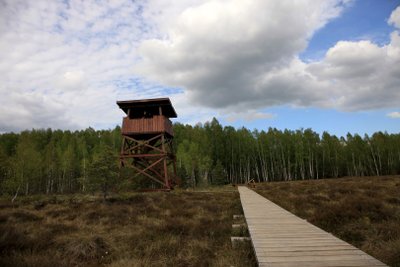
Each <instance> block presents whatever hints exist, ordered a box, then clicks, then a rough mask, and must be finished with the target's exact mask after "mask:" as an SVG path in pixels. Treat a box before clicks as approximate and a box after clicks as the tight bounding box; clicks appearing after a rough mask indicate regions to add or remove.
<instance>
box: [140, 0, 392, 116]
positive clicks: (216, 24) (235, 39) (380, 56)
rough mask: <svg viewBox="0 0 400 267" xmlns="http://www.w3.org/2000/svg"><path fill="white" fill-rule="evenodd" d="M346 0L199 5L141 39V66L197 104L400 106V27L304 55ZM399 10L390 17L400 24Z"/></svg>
mask: <svg viewBox="0 0 400 267" xmlns="http://www.w3.org/2000/svg"><path fill="white" fill-rule="evenodd" d="M346 4H348V2H342V1H312V3H311V2H309V1H285V2H280V3H277V2H274V1H230V2H229V4H228V3H227V2H225V1H208V2H206V3H203V4H198V5H195V6H193V7H192V8H190V9H187V10H184V11H182V12H181V13H180V14H179V15H178V16H177V18H176V20H173V22H171V23H169V24H168V27H165V30H166V37H165V36H164V37H163V38H157V39H150V40H146V41H143V42H142V44H141V46H140V47H139V53H140V55H141V56H142V61H141V63H140V64H139V65H138V66H137V67H136V70H137V71H138V72H139V73H141V74H142V75H143V76H145V77H147V78H149V79H153V80H155V81H158V82H161V83H163V84H167V85H170V86H178V87H182V88H184V89H185V90H186V91H187V94H188V96H189V97H190V100H191V101H192V102H195V103H198V104H201V105H203V106H208V107H211V108H217V109H229V108H230V107H234V106H237V105H238V103H239V105H241V106H242V108H243V109H244V110H246V109H254V108H260V107H270V106H275V105H287V104H289V105H292V106H317V107H326V108H335V109H339V110H347V111H352V110H368V109H379V108H385V107H397V106H398V103H399V102H400V93H399V90H398V88H399V85H400V80H399V79H400V78H399V77H400V68H398V67H397V66H398V65H399V63H400V62H399V59H400V37H399V33H398V32H397V31H394V32H393V33H392V34H391V41H390V43H389V44H388V45H384V46H380V45H377V44H375V43H373V42H371V41H369V40H360V41H339V42H338V43H337V44H335V45H334V46H333V47H331V48H330V49H329V50H328V51H327V53H326V55H325V57H324V58H323V59H322V60H321V61H319V62H311V63H305V62H303V61H301V60H300V59H299V58H298V55H299V53H300V52H301V51H303V50H304V49H305V48H306V46H307V42H308V40H309V38H310V37H311V36H312V34H313V33H314V32H315V31H317V30H318V29H319V28H321V27H323V26H324V25H325V24H326V23H327V22H328V21H329V20H330V19H333V18H335V17H337V16H339V15H340V13H341V11H342V10H343V8H344V7H345V6H346ZM398 10H399V8H398V9H396V10H395V11H394V12H393V13H392V16H391V19H390V20H389V22H390V23H392V24H395V25H397V24H396V23H397V22H396V21H397V17H398V15H397V13H398V12H399V11H398ZM304 14H308V15H307V16H304ZM285 25H290V27H285Z"/></svg>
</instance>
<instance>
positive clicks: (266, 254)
mask: <svg viewBox="0 0 400 267" xmlns="http://www.w3.org/2000/svg"><path fill="white" fill-rule="evenodd" d="M239 193H240V199H241V202H242V206H243V211H244V215H245V218H246V221H247V226H248V228H249V232H250V237H251V241H252V243H253V247H254V250H255V254H256V257H257V260H258V263H259V266H271V267H275V266H276V267H289V266H296V267H301V266H304V267H306V266H307V267H313V266H318V267H323V266H386V265H385V264H383V263H382V262H380V261H378V260H377V259H375V258H373V257H371V256H369V255H368V254H366V253H365V252H363V251H361V250H359V249H357V248H355V247H353V246H351V245H350V244H348V243H346V242H344V241H343V240H341V239H339V238H337V237H334V236H333V235H331V234H329V233H327V232H325V231H323V230H321V229H320V228H318V227H316V226H314V225H312V224H310V223H308V222H307V221H305V220H303V219H301V218H299V217H297V216H295V215H293V214H292V213H290V212H288V211H286V210H284V209H282V208H281V207H279V206H278V205H276V204H274V203H272V202H271V201H269V200H267V199H266V198H264V197H263V196H261V195H259V194H257V193H255V192H254V191H252V190H250V189H248V188H247V187H244V186H239Z"/></svg>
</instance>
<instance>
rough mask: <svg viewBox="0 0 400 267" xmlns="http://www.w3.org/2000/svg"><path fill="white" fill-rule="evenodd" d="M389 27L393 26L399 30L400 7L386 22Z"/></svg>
mask: <svg viewBox="0 0 400 267" xmlns="http://www.w3.org/2000/svg"><path fill="white" fill-rule="evenodd" d="M388 22H389V24H390V25H393V26H395V27H396V28H398V29H400V6H398V7H397V8H396V9H395V10H394V11H393V12H392V14H391V15H390V18H389V20H388Z"/></svg>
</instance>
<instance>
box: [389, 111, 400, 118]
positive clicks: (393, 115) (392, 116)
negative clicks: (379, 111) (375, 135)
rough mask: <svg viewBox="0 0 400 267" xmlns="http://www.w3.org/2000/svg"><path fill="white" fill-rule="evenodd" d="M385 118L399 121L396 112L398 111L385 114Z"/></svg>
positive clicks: (398, 115)
mask: <svg viewBox="0 0 400 267" xmlns="http://www.w3.org/2000/svg"><path fill="white" fill-rule="evenodd" d="M386 116H388V117H389V118H392V119H400V112H398V111H394V112H390V113H388V114H386Z"/></svg>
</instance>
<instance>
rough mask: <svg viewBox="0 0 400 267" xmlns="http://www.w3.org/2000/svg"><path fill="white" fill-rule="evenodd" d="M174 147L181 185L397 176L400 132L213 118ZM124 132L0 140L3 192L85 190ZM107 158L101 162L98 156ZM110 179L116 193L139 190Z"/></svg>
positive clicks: (184, 128)
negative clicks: (338, 132) (334, 130)
mask: <svg viewBox="0 0 400 267" xmlns="http://www.w3.org/2000/svg"><path fill="white" fill-rule="evenodd" d="M173 129H174V134H175V138H174V148H175V152H176V155H177V167H178V176H179V177H180V179H181V180H182V186H184V187H185V186H207V185H221V184H227V183H244V182H246V181H249V180H251V179H254V180H255V181H256V182H261V181H289V180H305V179H320V178H337V177H343V176H372V175H395V174H400V134H388V133H386V132H377V133H374V134H372V135H371V136H368V135H364V136H360V135H357V134H354V135H352V134H347V135H346V136H345V137H337V136H335V135H331V134H329V133H327V132H324V133H323V134H322V135H319V134H318V133H316V132H314V131H313V130H312V129H299V130H283V131H282V130H278V129H275V128H269V129H268V130H267V131H258V130H253V131H250V130H249V129H246V128H240V129H235V128H233V127H231V126H225V127H223V126H222V125H221V124H220V123H219V122H218V121H217V120H216V119H215V118H214V119H213V120H212V121H211V122H207V123H205V124H204V125H202V124H198V125H196V126H191V125H183V124H180V123H175V124H174V126H173ZM121 140H122V138H121V129H120V127H119V126H117V127H116V128H115V129H112V130H111V129H110V130H94V129H93V128H88V129H86V130H80V131H69V130H66V131H62V130H51V129H47V130H44V129H41V130H30V131H23V132H21V133H3V134H1V135H0V193H1V194H16V193H17V192H19V193H20V194H25V195H29V194H39V193H45V194H50V193H61V194H62V193H76V192H82V193H85V192H90V191H91V190H94V189H93V188H96V187H94V186H93V183H92V181H93V179H90V178H91V176H90V173H91V166H92V165H93V164H99V162H98V160H97V159H98V158H101V157H102V153H103V152H104V150H105V149H107V150H111V151H113V153H114V154H113V153H111V154H110V153H109V155H110V157H112V158H113V159H114V161H115V164H116V165H117V164H118V153H119V151H120V146H121ZM103 158H104V157H103ZM127 177H129V174H128V175H127V176H124V175H121V176H120V177H119V178H115V177H114V178H113V181H115V182H113V187H114V188H113V190H127V189H134V188H136V187H138V186H140V184H138V183H135V182H134V181H130V179H128V178H127Z"/></svg>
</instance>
